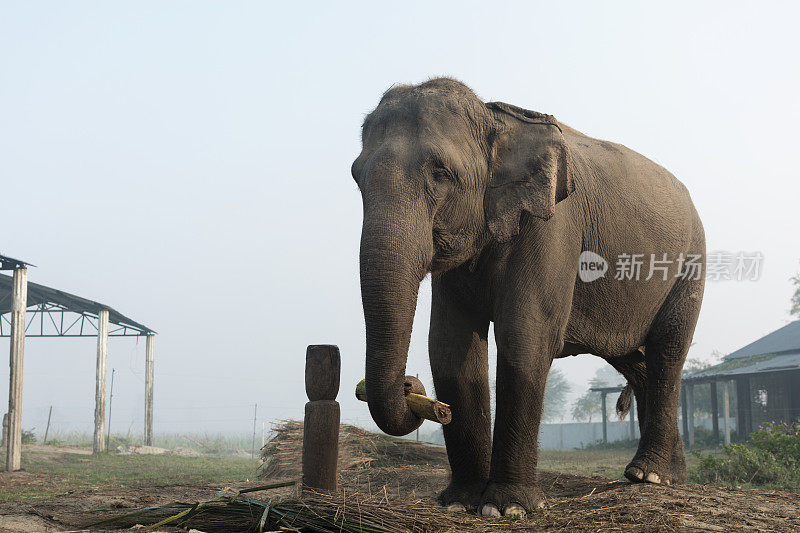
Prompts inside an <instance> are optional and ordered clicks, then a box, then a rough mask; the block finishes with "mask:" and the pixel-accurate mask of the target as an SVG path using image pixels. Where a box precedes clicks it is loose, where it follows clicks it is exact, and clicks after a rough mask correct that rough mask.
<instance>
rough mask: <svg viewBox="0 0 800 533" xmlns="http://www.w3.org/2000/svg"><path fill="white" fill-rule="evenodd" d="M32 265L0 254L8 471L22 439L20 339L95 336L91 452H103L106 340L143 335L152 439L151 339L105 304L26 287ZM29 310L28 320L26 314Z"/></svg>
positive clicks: (148, 439) (16, 463)
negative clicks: (6, 370) (6, 354)
mask: <svg viewBox="0 0 800 533" xmlns="http://www.w3.org/2000/svg"><path fill="white" fill-rule="evenodd" d="M28 266H35V265H31V264H30V263H26V262H24V261H21V260H19V259H13V258H11V257H6V256H2V255H0V270H13V271H14V274H13V276H7V275H5V274H0V337H9V338H10V339H11V349H10V354H9V367H10V369H9V371H10V374H9V395H8V415H7V416H8V419H7V424H6V423H4V426H6V425H7V428H6V429H4V442H5V445H6V465H5V469H6V470H8V471H13V470H19V468H20V459H21V455H20V450H21V441H22V367H23V359H24V349H25V337H26V336H27V337H97V372H96V389H95V418H94V442H93V447H92V449H93V452H94V453H100V452H103V451H104V450H105V444H106V441H105V438H104V434H105V413H106V390H105V389H106V363H107V361H108V337H145V339H146V343H145V417H144V442H145V444H146V445H152V441H153V365H154V355H155V335H156V332H155V331H154V330H152V329H151V328H149V327H147V326H145V325H143V324H140V323H139V322H136V321H134V320H132V319H130V318H128V317H126V316H125V315H123V314H121V313H119V312H118V311H116V310H114V309H112V308H111V307H110V306H107V305H105V304H102V303H100V302H95V301H93V300H88V299H86V298H82V297H80V296H76V295H74V294H70V293H67V292H64V291H60V290H58V289H53V288H51V287H46V286H44V285H39V284H37V283H29V282H28V281H27V267H28ZM28 312H30V315H29V316H26V315H27V313H28ZM109 326H111V327H109Z"/></svg>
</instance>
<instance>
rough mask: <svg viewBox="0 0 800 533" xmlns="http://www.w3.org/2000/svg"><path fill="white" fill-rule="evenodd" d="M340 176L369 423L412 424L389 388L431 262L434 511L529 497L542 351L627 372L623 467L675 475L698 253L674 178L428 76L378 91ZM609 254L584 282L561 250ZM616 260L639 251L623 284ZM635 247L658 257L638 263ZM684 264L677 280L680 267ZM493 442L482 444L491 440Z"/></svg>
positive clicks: (533, 492) (512, 508)
mask: <svg viewBox="0 0 800 533" xmlns="http://www.w3.org/2000/svg"><path fill="white" fill-rule="evenodd" d="M362 142H363V150H362V152H361V154H360V155H359V156H358V158H357V159H356V160H355V162H354V163H353V167H352V173H353V177H354V179H355V180H356V182H357V184H358V187H359V189H360V190H361V194H362V197H363V207H364V223H363V228H362V234H361V252H360V265H361V267H360V270H361V293H362V300H363V305H364V317H365V320H366V334H367V354H366V386H367V396H368V400H369V409H370V412H371V414H372V417H373V419H374V420H375V422H376V423H377V424H378V426H379V427H380V428H381V429H382V430H383V431H385V432H386V433H389V434H392V435H404V434H407V433H410V432H411V431H413V430H414V429H415V428H416V427H417V426H418V425H419V424H420V420H419V419H418V418H416V417H415V416H414V415H413V413H411V412H410V411H409V409H408V407H407V405H406V402H405V401H404V398H403V377H404V375H405V365H406V358H407V353H408V345H409V339H410V335H411V327H412V321H413V317H414V311H415V307H416V300H417V292H418V290H419V284H420V282H421V280H422V279H423V277H424V276H425V275H426V273H428V272H431V273H432V281H433V283H432V285H433V303H432V311H431V327H430V338H429V350H430V361H431V367H432V371H433V379H434V385H435V387H436V394H437V397H438V398H439V399H440V400H442V401H444V402H447V403H449V404H451V405H452V409H453V421H452V422H451V423H450V424H449V425H446V426H444V438H445V442H446V444H447V453H448V457H449V461H450V466H451V470H452V477H451V483H450V485H449V486H448V487H447V488H446V489H445V490H444V491H443V492H442V493H441V495H440V502H441V503H442V504H443V505H448V506H449V505H455V506H456V507H460V506H461V505H463V506H465V507H472V508H478V509H479V510H480V511H481V512H483V513H484V514H488V515H496V514H498V513H505V514H512V513H513V514H516V513H520V512H522V511H523V510H526V511H531V510H533V509H536V508H537V507H541V506H543V503H544V495H543V493H542V491H541V490H540V488H539V487H538V486H537V484H536V461H537V435H538V431H539V422H540V418H541V410H542V401H543V394H544V388H545V380H546V378H547V373H548V370H549V368H550V365H551V363H552V361H553V359H554V358H557V357H565V356H569V355H576V354H579V353H591V354H594V355H597V356H599V357H602V358H603V359H605V360H606V361H608V362H609V363H610V364H611V365H613V366H614V367H615V368H616V369H617V370H619V371H620V372H621V373H622V374H623V375H624V376H625V377H626V379H627V380H628V383H629V385H630V386H631V388H632V390H633V392H634V394H635V396H636V399H637V405H638V408H639V420H640V429H641V433H642V438H641V440H640V444H639V448H638V450H637V452H636V455H635V456H634V458H633V460H632V461H631V463H630V464H629V465H628V467H627V469H626V470H625V476H626V477H627V478H628V479H630V480H631V481H634V482H640V481H641V482H651V483H662V484H666V483H676V482H682V481H684V480H685V476H686V473H685V465H684V458H683V446H682V444H681V440H680V438H679V436H678V427H677V406H678V395H679V389H680V376H681V368H682V366H683V362H684V359H685V357H686V351H687V349H688V347H689V344H690V341H691V338H692V334H693V331H694V327H695V322H696V320H697V315H698V312H699V309H700V304H701V301H702V295H703V279H704V272H703V271H702V264H701V271H700V272H699V277H698V278H697V279H693V278H694V277H695V276H693V275H688V276H683V277H682V276H679V275H678V274H679V266H678V263H677V261H678V260H679V258H680V257H681V254H683V257H684V258H686V257H688V255H689V254H699V255H701V256H703V258H704V254H705V237H704V234H703V227H702V224H701V222H700V219H699V218H698V215H697V212H696V211H695V209H694V206H693V205H692V201H691V199H690V198H689V194H688V192H687V191H686V189H685V188H684V186H683V185H682V184H681V183H680V182H679V181H678V180H677V179H675V177H674V176H672V175H671V174H670V173H669V172H667V171H666V170H665V169H663V168H662V167H660V166H659V165H657V164H655V163H653V162H652V161H649V160H648V159H646V158H645V157H643V156H641V155H639V154H637V153H635V152H633V151H631V150H629V149H627V148H625V147H624V146H621V145H619V144H614V143H610V142H606V141H600V140H597V139H592V138H590V137H587V136H585V135H583V134H582V133H580V132H578V131H576V130H574V129H572V128H570V127H568V126H566V125H564V124H561V123H559V122H557V121H556V120H555V119H554V118H553V117H551V116H549V115H543V114H540V113H536V112H532V111H527V110H524V109H520V108H516V107H514V106H510V105H507V104H502V103H488V104H486V103H484V102H482V101H481V100H480V99H479V98H478V97H477V96H476V95H475V94H474V93H473V92H472V91H471V90H470V89H469V88H468V87H466V86H465V85H463V84H462V83H460V82H457V81H455V80H451V79H446V78H440V79H433V80H430V81H428V82H425V83H422V84H420V85H416V86H410V85H404V86H396V87H393V88H392V89H390V90H389V91H388V92H386V94H384V95H383V98H382V99H381V101H380V103H379V104H378V107H377V108H376V109H375V110H374V111H373V112H372V113H370V114H369V116H367V118H366V119H365V121H364V125H363V135H362ZM584 250H590V251H593V252H595V253H597V254H599V255H601V256H603V257H604V258H606V260H607V261H608V262H609V272H608V273H607V274H606V275H605V277H603V278H601V279H598V280H596V281H593V282H591V283H585V282H583V281H580V279H579V277H578V269H579V264H578V257H579V255H580V254H581V252H582V251H584ZM620 254H644V266H643V267H642V271H641V278H640V280H639V281H635V280H616V279H614V277H615V276H614V273H615V267H616V262H617V257H618V256H619V255H620ZM650 254H655V256H656V259H659V260H661V259H663V254H667V259H668V260H671V261H673V263H672V265H671V266H670V268H669V271H668V273H667V276H666V277H667V279H666V280H665V279H664V276H665V273H663V272H661V271H658V270H657V271H655V272H654V274H653V276H652V277H651V279H649V280H646V281H645V278H646V277H647V275H648V274H649V259H650ZM690 274H691V273H690ZM490 322H493V323H494V332H495V339H496V342H497V409H496V417H495V431H494V436H492V434H491V430H490V421H489V413H490V409H489V382H488V361H487V333H488V328H489V323H490ZM492 439H493V440H492Z"/></svg>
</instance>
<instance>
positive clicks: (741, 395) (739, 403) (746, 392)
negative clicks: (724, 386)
mask: <svg viewBox="0 0 800 533" xmlns="http://www.w3.org/2000/svg"><path fill="white" fill-rule="evenodd" d="M752 405H753V401H752V399H751V398H750V378H749V377H748V376H742V377H738V378H736V418H737V421H736V434H737V435H736V437H737V440H739V441H740V442H744V441H746V440H747V437H748V436H750V431H752V428H751V427H750V426H751V424H752V420H753V419H752V416H751V413H750V410H751V409H752Z"/></svg>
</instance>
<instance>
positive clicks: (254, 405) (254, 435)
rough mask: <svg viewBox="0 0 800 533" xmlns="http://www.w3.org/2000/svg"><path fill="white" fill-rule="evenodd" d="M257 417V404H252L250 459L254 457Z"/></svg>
mask: <svg viewBox="0 0 800 533" xmlns="http://www.w3.org/2000/svg"><path fill="white" fill-rule="evenodd" d="M257 417H258V404H257V403H256V404H253V448H252V449H251V450H250V459H255V457H256V418H257Z"/></svg>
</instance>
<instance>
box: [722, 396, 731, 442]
mask: <svg viewBox="0 0 800 533" xmlns="http://www.w3.org/2000/svg"><path fill="white" fill-rule="evenodd" d="M722 416H723V417H724V421H723V425H724V428H725V444H730V443H731V382H730V381H723V382H722Z"/></svg>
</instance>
